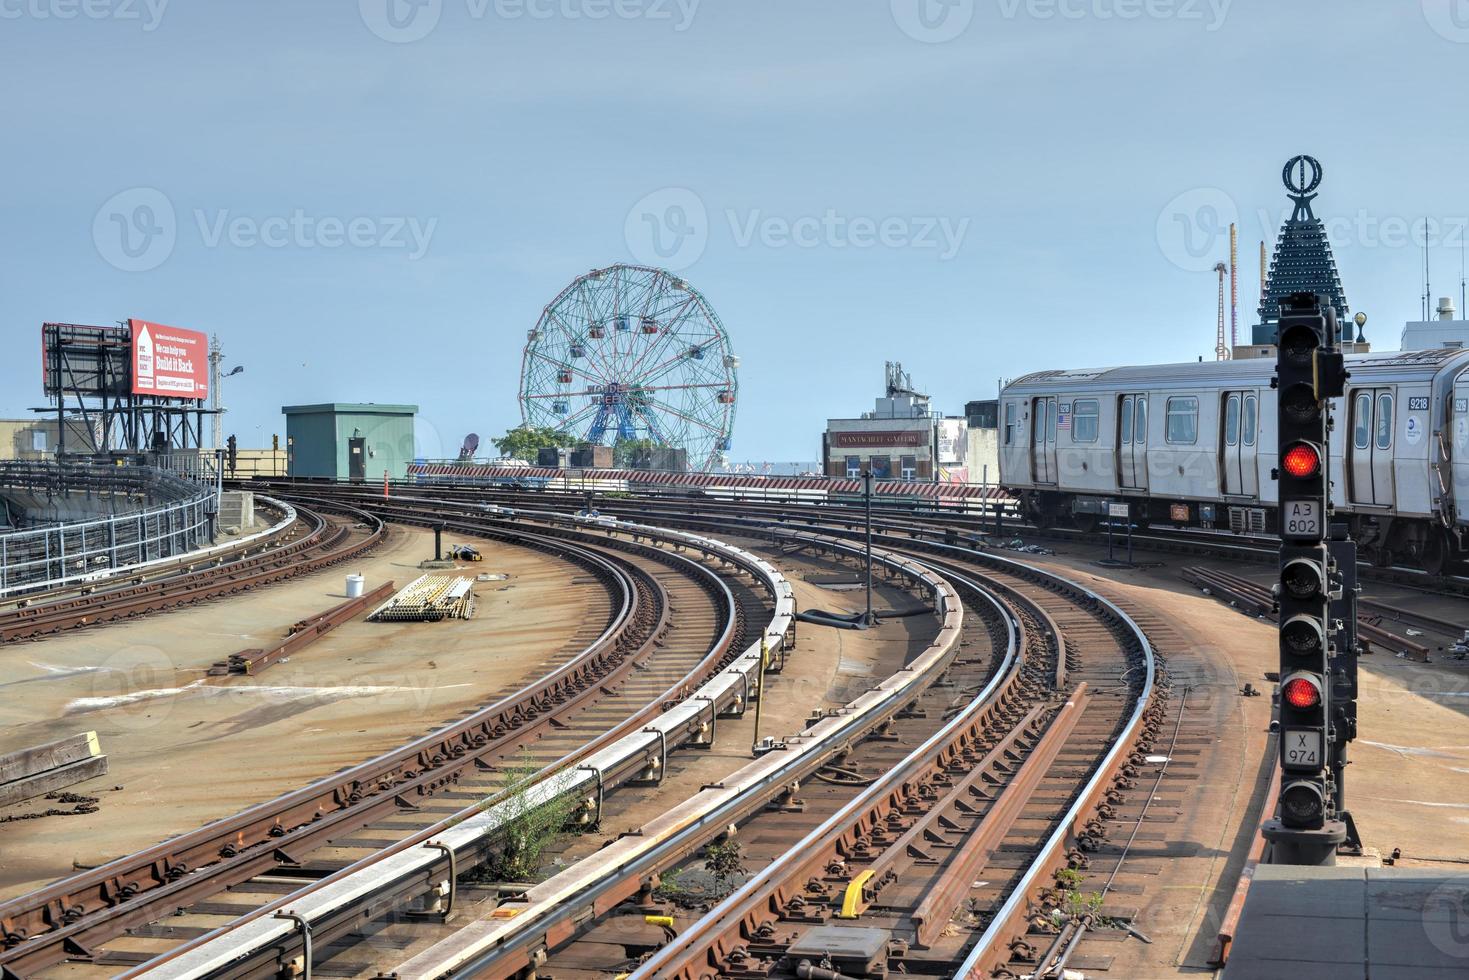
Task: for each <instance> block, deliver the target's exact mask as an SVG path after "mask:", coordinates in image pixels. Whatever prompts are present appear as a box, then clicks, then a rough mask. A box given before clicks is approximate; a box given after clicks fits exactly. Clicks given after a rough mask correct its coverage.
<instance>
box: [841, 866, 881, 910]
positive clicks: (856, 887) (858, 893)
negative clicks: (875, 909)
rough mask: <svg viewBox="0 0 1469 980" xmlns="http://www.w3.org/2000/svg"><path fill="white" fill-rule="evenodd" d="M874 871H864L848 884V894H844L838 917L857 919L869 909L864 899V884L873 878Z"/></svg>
mask: <svg viewBox="0 0 1469 980" xmlns="http://www.w3.org/2000/svg"><path fill="white" fill-rule="evenodd" d="M872 875H873V872H871V871H864V872H862V873H861V874H860V875H858V876H857V877H855V878H853V879H852V881H851V883H850V884H848V885H847V891H846V894H844V895H843V896H842V910H841V911H840V912H838V913H837V918H838V919H855V918H857V917H858V916H860V915H861V914H862V913H863V912H864V911H866V909H867V905H866V903H865V902H863V901H862V886H863V885H865V884H867V883H868V882H869V881H871V880H872Z"/></svg>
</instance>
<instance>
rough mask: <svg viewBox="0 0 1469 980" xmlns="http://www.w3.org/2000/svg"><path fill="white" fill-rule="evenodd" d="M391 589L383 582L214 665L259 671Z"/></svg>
mask: <svg viewBox="0 0 1469 980" xmlns="http://www.w3.org/2000/svg"><path fill="white" fill-rule="evenodd" d="M392 592H393V583H392V582H384V583H383V584H382V585H379V586H378V587H377V588H375V589H373V590H372V591H371V592H368V593H366V594H364V595H360V596H358V597H357V598H355V599H348V600H347V601H346V602H343V603H340V604H338V605H336V606H333V607H332V608H330V609H328V610H327V611H326V612H324V613H320V614H318V615H316V616H312V617H310V618H309V619H305V620H302V621H301V622H299V623H297V624H296V625H295V626H292V627H291V632H290V633H288V634H287V635H286V636H285V638H283V639H282V640H280V641H279V642H277V643H275V644H274V645H272V646H270V647H267V648H266V649H264V650H241V651H240V652H239V653H232V654H230V657H229V660H227V661H225V662H224V663H223V664H216V665H215V667H220V666H223V667H224V669H225V672H227V673H231V674H255V673H259V672H260V671H262V670H264V669H265V668H267V667H269V666H271V665H272V664H274V663H277V662H278V661H280V660H281V659H282V658H284V657H289V656H291V655H292V654H294V653H296V652H297V651H300V650H304V649H305V648H306V647H308V646H310V645H311V644H313V643H315V642H316V641H317V640H319V639H321V638H322V637H323V636H325V635H326V634H328V633H330V632H331V631H332V630H334V629H336V628H337V627H338V626H340V625H342V624H343V623H346V622H350V621H351V620H352V619H353V617H355V616H356V615H357V614H358V613H360V612H361V611H362V610H363V609H366V608H367V607H368V606H371V605H373V604H374V603H377V602H381V601H383V600H384V599H386V598H387V597H388V596H389V595H391V594H392ZM212 672H213V671H211V673H212Z"/></svg>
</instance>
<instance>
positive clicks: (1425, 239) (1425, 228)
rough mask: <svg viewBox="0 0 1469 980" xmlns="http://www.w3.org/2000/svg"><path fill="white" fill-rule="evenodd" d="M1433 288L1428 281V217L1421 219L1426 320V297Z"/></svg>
mask: <svg viewBox="0 0 1469 980" xmlns="http://www.w3.org/2000/svg"><path fill="white" fill-rule="evenodd" d="M1432 292H1433V289H1432V288H1431V287H1430V286H1429V283H1428V219H1427V218H1424V219H1423V319H1424V321H1425V322H1426V321H1427V320H1428V297H1429V295H1430V294H1431V293H1432Z"/></svg>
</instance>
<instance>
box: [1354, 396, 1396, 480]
mask: <svg viewBox="0 0 1469 980" xmlns="http://www.w3.org/2000/svg"><path fill="white" fill-rule="evenodd" d="M1396 421H1397V404H1396V402H1395V400H1394V399H1393V393H1392V389H1391V388H1357V389H1356V390H1354V391H1353V392H1352V438H1351V441H1350V443H1349V445H1348V447H1347V455H1348V461H1347V473H1348V475H1349V477H1350V480H1351V495H1352V503H1354V504H1361V505H1363V506H1367V507H1390V506H1392V502H1393V474H1392V448H1393V431H1394V425H1395V424H1396Z"/></svg>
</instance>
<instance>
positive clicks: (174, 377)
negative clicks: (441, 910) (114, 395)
mask: <svg viewBox="0 0 1469 980" xmlns="http://www.w3.org/2000/svg"><path fill="white" fill-rule="evenodd" d="M128 325H129V326H130V327H131V328H132V332H133V394H135V395H159V396H161V397H164V398H201V399H202V398H206V397H208V395H209V373H208V372H209V338H208V337H206V336H205V335H204V334H202V333H200V332H199V331H197V330H184V329H181V328H179V327H168V326H164V325H163V324H161V323H150V322H148V321H147V320H137V319H132V320H129V321H128Z"/></svg>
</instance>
